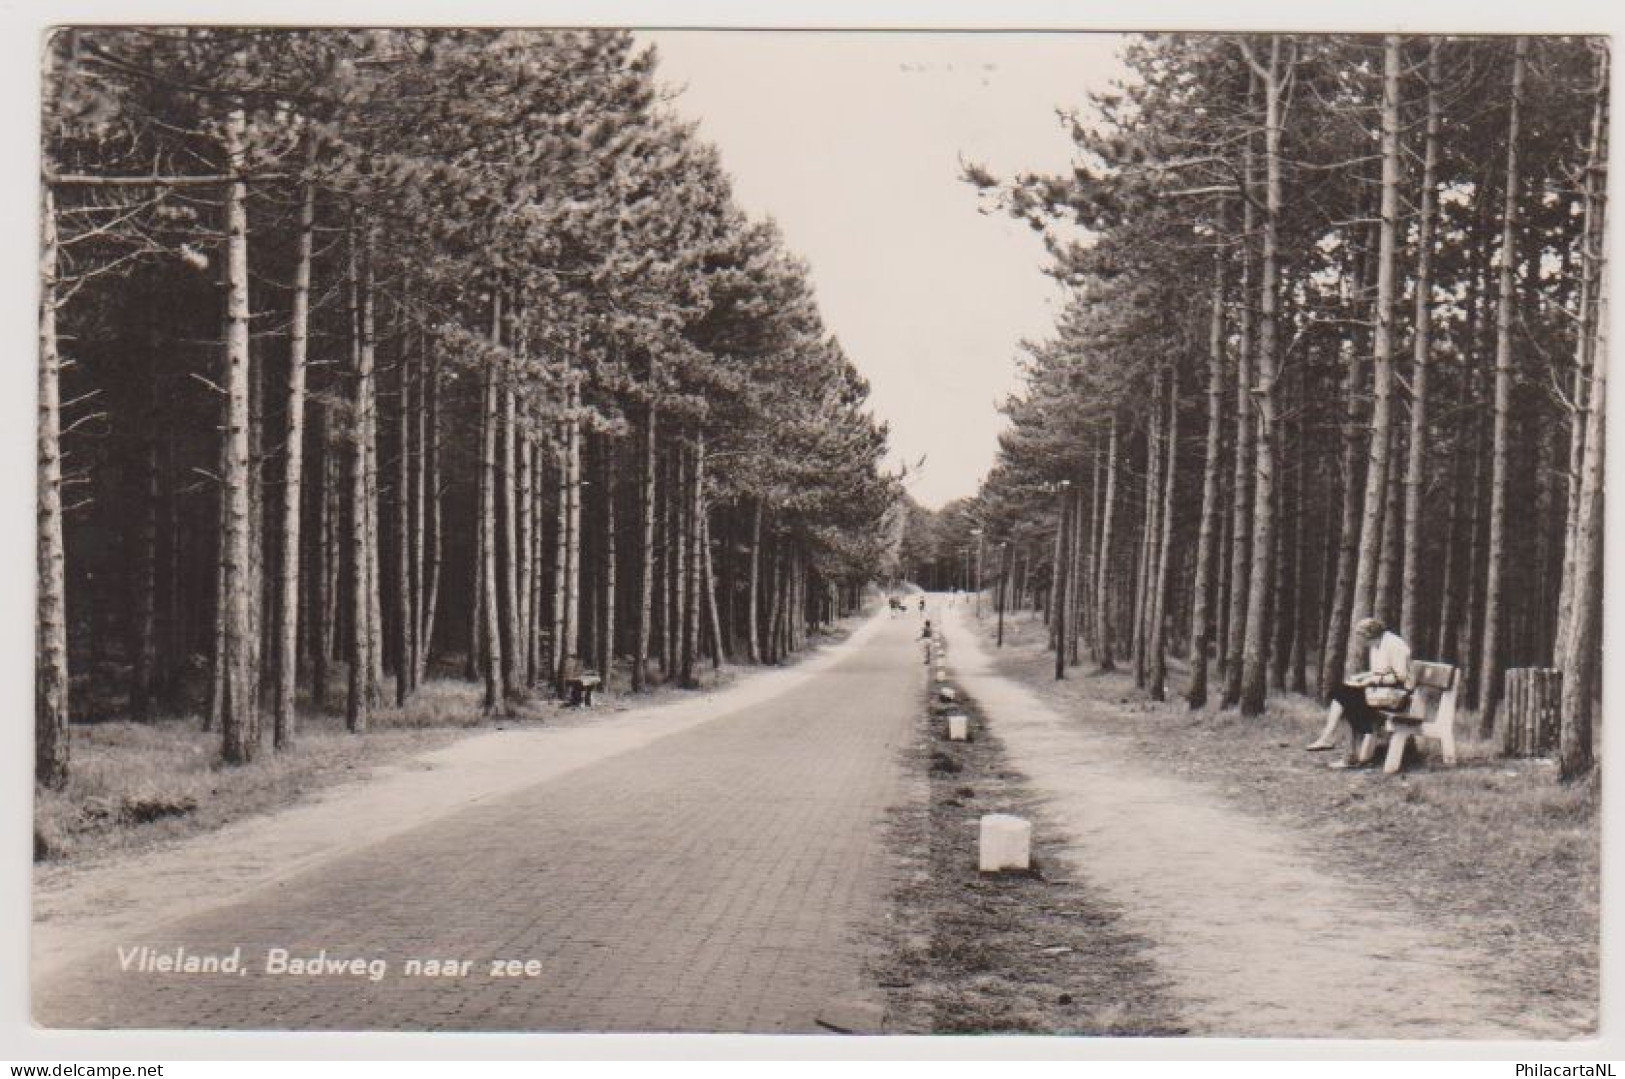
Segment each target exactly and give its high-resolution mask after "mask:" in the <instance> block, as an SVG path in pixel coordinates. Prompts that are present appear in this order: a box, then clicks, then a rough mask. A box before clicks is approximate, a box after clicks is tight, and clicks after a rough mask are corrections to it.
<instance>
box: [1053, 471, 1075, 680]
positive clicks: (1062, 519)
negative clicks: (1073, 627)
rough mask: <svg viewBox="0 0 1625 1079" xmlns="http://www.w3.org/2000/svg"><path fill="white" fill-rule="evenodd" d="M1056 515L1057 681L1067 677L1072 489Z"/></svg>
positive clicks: (1061, 500)
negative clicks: (1068, 579)
mask: <svg viewBox="0 0 1625 1079" xmlns="http://www.w3.org/2000/svg"><path fill="white" fill-rule="evenodd" d="M1057 502H1058V505H1057V507H1056V513H1055V563H1054V569H1053V570H1052V571H1051V573H1050V581H1051V582H1052V584H1051V585H1050V588H1051V590H1052V591H1053V593H1054V595H1055V599H1054V604H1055V615H1054V617H1053V618H1052V619H1051V620H1050V621H1051V629H1052V630H1053V632H1054V634H1055V677H1056V679H1057V680H1059V679H1062V678H1065V677H1066V650H1067V645H1066V633H1067V622H1068V619H1067V607H1066V598H1067V581H1066V578H1067V570H1068V568H1069V566H1068V562H1069V561H1070V560H1069V559H1068V557H1067V550H1068V544H1069V540H1070V537H1069V536H1068V533H1069V532H1070V531H1071V522H1072V488H1071V487H1070V486H1068V487H1064V488H1062V490H1061V495H1060V498H1059V499H1058V500H1057Z"/></svg>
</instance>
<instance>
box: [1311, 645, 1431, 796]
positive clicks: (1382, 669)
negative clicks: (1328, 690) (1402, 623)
mask: <svg viewBox="0 0 1625 1079" xmlns="http://www.w3.org/2000/svg"><path fill="white" fill-rule="evenodd" d="M1354 631H1355V633H1357V634H1359V636H1360V637H1361V639H1363V640H1364V641H1365V642H1366V644H1367V645H1368V647H1369V649H1370V652H1369V659H1370V663H1369V666H1368V668H1367V669H1366V670H1365V671H1364V672H1362V673H1360V674H1355V675H1351V676H1350V677H1349V678H1348V679H1347V680H1345V681H1344V682H1343V684H1342V685H1340V686H1338V687H1337V688H1336V689H1334V690H1332V703H1331V705H1330V707H1329V708H1327V710H1326V726H1325V727H1324V728H1323V729H1322V730H1321V732H1320V737H1319V738H1316V739H1315V740H1314V741H1313V742H1310V743H1309V744H1308V745H1307V746H1305V747H1304V748H1305V749H1308V750H1310V751H1312V752H1313V751H1316V750H1322V749H1331V748H1333V747H1334V746H1336V744H1337V743H1336V741H1335V738H1336V735H1337V725H1338V724H1339V723H1347V724H1348V726H1349V752H1348V756H1347V757H1346V758H1344V759H1343V760H1341V761H1336V762H1334V763H1333V764H1332V767H1333V768H1351V767H1354V766H1356V765H1358V764H1361V763H1363V762H1361V761H1360V759H1359V753H1360V743H1361V741H1362V740H1364V738H1365V736H1366V735H1368V734H1370V733H1371V731H1372V729H1373V728H1374V727H1375V726H1376V725H1377V723H1378V722H1379V721H1380V720H1381V718H1382V717H1381V716H1380V715H1379V714H1378V713H1377V710H1376V709H1374V708H1372V707H1371V705H1370V704H1369V703H1368V702H1367V699H1366V689H1367V688H1369V687H1371V686H1397V685H1403V684H1404V682H1405V678H1406V676H1407V675H1408V674H1409V672H1410V669H1411V649H1410V645H1408V644H1406V643H1405V641H1404V639H1403V638H1401V637H1400V636H1399V634H1397V633H1390V632H1389V631H1388V627H1386V626H1384V625H1383V624H1382V621H1381V620H1380V619H1377V618H1363V619H1361V620H1360V623H1359V625H1357V626H1355V627H1354Z"/></svg>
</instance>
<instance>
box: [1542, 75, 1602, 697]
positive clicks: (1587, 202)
mask: <svg viewBox="0 0 1625 1079" xmlns="http://www.w3.org/2000/svg"><path fill="white" fill-rule="evenodd" d="M1608 59H1609V51H1608V50H1607V49H1598V50H1597V63H1596V69H1595V77H1596V80H1597V95H1596V101H1595V102H1594V103H1593V105H1592V109H1591V135H1590V139H1589V140H1588V142H1587V145H1586V163H1585V174H1584V176H1583V177H1582V179H1581V185H1580V187H1581V199H1582V207H1583V210H1584V214H1583V217H1582V225H1581V228H1580V296H1579V319H1578V327H1579V329H1578V330H1577V332H1576V333H1575V335H1574V340H1575V348H1574V372H1573V375H1572V377H1571V383H1570V385H1571V386H1572V390H1571V397H1572V405H1573V411H1572V412H1571V414H1570V420H1569V458H1568V469H1567V480H1568V507H1567V513H1566V518H1565V522H1564V530H1563V570H1562V578H1561V582H1560V584H1559V591H1558V602H1557V641H1556V644H1555V645H1554V647H1553V649H1552V654H1553V655H1552V665H1553V666H1555V667H1557V668H1558V669H1559V670H1566V669H1568V667H1569V666H1570V645H1571V644H1572V640H1571V636H1570V634H1571V628H1572V626H1573V623H1574V620H1573V610H1574V579H1575V576H1576V567H1575V562H1574V554H1575V550H1576V548H1577V547H1578V545H1579V530H1580V507H1581V491H1580V488H1581V487H1582V485H1583V473H1584V469H1585V450H1586V446H1585V440H1586V432H1587V429H1588V422H1587V418H1588V416H1589V408H1588V404H1587V402H1588V400H1589V382H1590V378H1591V365H1592V359H1593V357H1592V350H1593V348H1594V347H1595V342H1596V337H1595V330H1596V327H1597V312H1596V304H1597V300H1598V296H1597V270H1598V267H1599V265H1600V263H1601V255H1602V251H1603V246H1604V236H1603V233H1602V231H1601V229H1600V228H1599V225H1600V222H1601V219H1602V212H1601V210H1602V205H1601V197H1602V195H1603V184H1602V183H1601V179H1602V172H1603V160H1604V159H1603V146H1604V139H1605V138H1606V132H1607V127H1606V122H1605V121H1606V113H1607V103H1608Z"/></svg>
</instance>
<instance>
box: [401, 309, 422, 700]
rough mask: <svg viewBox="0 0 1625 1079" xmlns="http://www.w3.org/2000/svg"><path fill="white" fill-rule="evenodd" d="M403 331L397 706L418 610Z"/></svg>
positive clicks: (408, 676) (404, 694)
mask: <svg viewBox="0 0 1625 1079" xmlns="http://www.w3.org/2000/svg"><path fill="white" fill-rule="evenodd" d="M406 340H407V338H406V334H405V331H404V327H403V331H402V345H401V351H400V355H399V356H398V357H397V358H396V370H397V374H398V382H397V386H398V388H399V390H400V401H399V405H398V407H397V409H396V418H397V420H398V421H399V430H400V433H401V437H400V444H399V452H398V453H397V455H396V461H395V552H396V553H395V591H396V593H398V595H397V596H396V608H395V609H396V612H397V617H396V619H395V706H396V707H397V708H404V707H406V700H407V698H408V697H409V696H411V693H412V676H413V674H414V673H415V672H416V670H417V665H418V661H417V655H416V651H417V619H418V615H417V610H416V609H415V608H414V606H413V595H412V579H413V574H412V499H411V491H412V436H411V431H412V399H411V398H412V392H411V383H410V380H409V378H408V370H409V368H410V366H411V363H410V360H409V358H408V355H409V351H410V350H409V347H408V346H407V345H406V344H405V341H406Z"/></svg>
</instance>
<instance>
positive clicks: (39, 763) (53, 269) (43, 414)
mask: <svg viewBox="0 0 1625 1079" xmlns="http://www.w3.org/2000/svg"><path fill="white" fill-rule="evenodd" d="M40 223H41V227H42V230H43V235H42V237H41V243H40V314H39V431H38V438H39V442H38V447H39V450H38V458H37V464H36V467H37V471H38V476H39V480H38V484H39V489H38V499H39V504H38V508H37V520H36V525H37V536H36V547H35V569H36V571H37V572H38V574H39V584H38V586H37V591H36V592H35V593H34V628H35V634H36V637H35V641H34V646H35V659H34V781H35V782H36V783H38V784H39V785H40V786H42V787H51V788H57V789H60V788H61V787H64V786H66V785H67V782H68V762H69V756H70V754H69V735H68V601H67V575H66V573H65V568H66V556H65V554H64V549H63V543H62V392H61V377H62V356H61V353H60V352H59V351H58V348H59V345H58V338H57V329H56V313H57V307H58V304H59V303H60V302H61V301H60V300H58V298H57V285H58V284H59V282H58V280H57V272H58V262H59V259H58V252H59V248H58V244H57V231H56V229H57V224H56V200H55V197H54V196H53V194H52V192H51V188H50V186H49V185H45V186H44V187H43V189H42V191H41V192H40Z"/></svg>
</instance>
